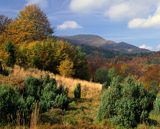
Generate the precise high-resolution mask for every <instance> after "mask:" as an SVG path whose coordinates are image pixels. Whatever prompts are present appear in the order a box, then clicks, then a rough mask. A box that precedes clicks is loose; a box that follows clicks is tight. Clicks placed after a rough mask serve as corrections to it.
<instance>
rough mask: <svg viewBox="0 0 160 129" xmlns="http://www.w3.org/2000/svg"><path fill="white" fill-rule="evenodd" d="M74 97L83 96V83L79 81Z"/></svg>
mask: <svg viewBox="0 0 160 129" xmlns="http://www.w3.org/2000/svg"><path fill="white" fill-rule="evenodd" d="M74 97H75V98H77V99H80V98H81V84H80V83H78V84H77V86H76V88H75V90H74Z"/></svg>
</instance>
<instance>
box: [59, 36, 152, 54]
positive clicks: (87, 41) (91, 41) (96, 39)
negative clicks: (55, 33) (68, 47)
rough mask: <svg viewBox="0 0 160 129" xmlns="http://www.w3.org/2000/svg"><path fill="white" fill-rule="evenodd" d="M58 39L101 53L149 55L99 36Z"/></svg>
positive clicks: (131, 46) (139, 49)
mask: <svg viewBox="0 0 160 129" xmlns="http://www.w3.org/2000/svg"><path fill="white" fill-rule="evenodd" d="M59 38H60V39H63V40H65V41H68V42H70V43H71V44H73V45H80V46H83V47H84V46H85V47H87V46H88V47H93V48H97V49H100V50H102V51H107V52H108V51H109V52H113V53H121V54H140V53H149V52H151V51H149V50H147V49H141V48H139V47H136V46H134V45H131V44H128V43H125V42H120V43H116V42H114V41H111V40H106V39H104V38H102V37H100V36H97V35H84V34H81V35H75V36H64V37H59Z"/></svg>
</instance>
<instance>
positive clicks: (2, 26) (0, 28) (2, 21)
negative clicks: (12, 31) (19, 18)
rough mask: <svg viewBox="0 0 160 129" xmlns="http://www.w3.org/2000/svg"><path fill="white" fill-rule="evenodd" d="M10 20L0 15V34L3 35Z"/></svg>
mask: <svg viewBox="0 0 160 129" xmlns="http://www.w3.org/2000/svg"><path fill="white" fill-rule="evenodd" d="M11 21H12V20H11V19H10V18H8V17H7V16H4V15H0V34H2V33H4V32H5V31H6V28H7V26H8V24H9V23H11Z"/></svg>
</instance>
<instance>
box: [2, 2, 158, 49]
mask: <svg viewBox="0 0 160 129" xmlns="http://www.w3.org/2000/svg"><path fill="white" fill-rule="evenodd" d="M29 4H37V5H39V6H40V7H41V8H42V10H43V11H44V12H45V13H46V14H47V16H48V18H49V20H50V22H51V25H52V27H53V28H54V30H55V34H56V35H75V34H96V35H100V36H102V37H104V38H106V39H110V40H114V41H117V42H120V41H125V42H128V43H130V44H133V45H136V46H139V47H141V48H147V49H151V50H160V0H0V14H4V15H7V16H9V17H12V18H15V17H16V15H17V14H18V12H19V10H21V9H23V8H24V6H26V5H29Z"/></svg>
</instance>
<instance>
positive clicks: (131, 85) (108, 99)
mask: <svg viewBox="0 0 160 129" xmlns="http://www.w3.org/2000/svg"><path fill="white" fill-rule="evenodd" d="M155 98H156V95H155V94H153V92H149V91H147V90H145V89H144V86H143V85H142V84H140V83H139V82H136V81H135V80H134V79H133V78H132V77H128V78H126V79H125V80H122V79H121V78H120V77H115V78H114V79H113V80H112V82H111V85H110V88H108V89H107V90H105V91H104V92H103V95H102V98H101V103H100V107H99V111H98V115H97V120H98V121H101V120H103V119H106V118H108V119H109V120H111V121H112V122H113V123H114V124H115V125H120V126H123V127H126V128H131V127H136V126H137V124H139V123H142V122H146V121H147V120H148V117H149V113H150V111H151V110H152V109H153V102H154V100H155Z"/></svg>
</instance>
